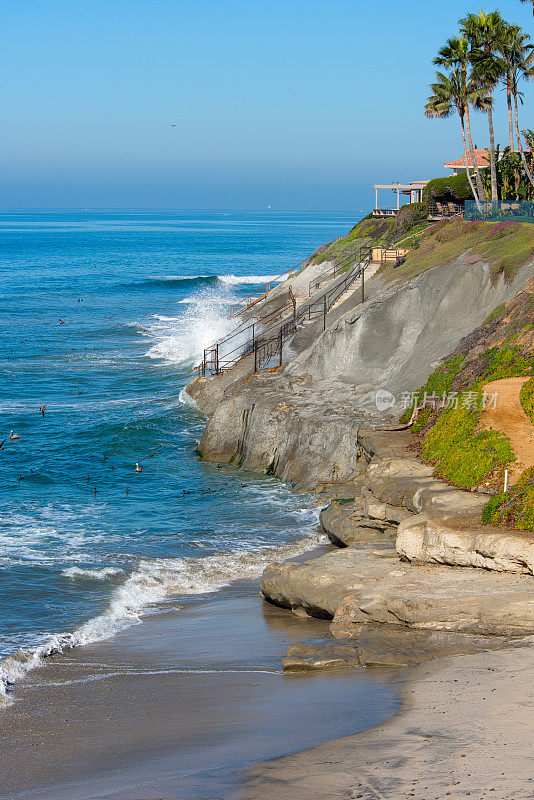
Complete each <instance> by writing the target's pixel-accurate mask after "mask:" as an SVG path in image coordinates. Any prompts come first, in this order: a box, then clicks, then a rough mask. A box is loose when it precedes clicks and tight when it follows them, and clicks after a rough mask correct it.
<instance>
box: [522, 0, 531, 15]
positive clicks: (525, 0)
mask: <svg viewBox="0 0 534 800" xmlns="http://www.w3.org/2000/svg"><path fill="white" fill-rule="evenodd" d="M519 2H520V3H530V5H531V6H532V13H533V14H534V0H519Z"/></svg>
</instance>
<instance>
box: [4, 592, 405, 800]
mask: <svg viewBox="0 0 534 800" xmlns="http://www.w3.org/2000/svg"><path fill="white" fill-rule="evenodd" d="M327 626H328V623H327V622H325V621H322V620H310V619H299V618H297V617H295V616H293V615H292V614H288V613H287V611H284V610H281V609H277V608H275V607H273V606H269V605H267V604H265V603H263V602H262V601H261V600H260V598H259V597H258V596H257V586H254V585H252V584H250V585H245V584H243V585H242V586H241V587H232V590H231V592H230V591H229V592H228V593H227V594H226V595H218V596H215V597H211V598H206V599H205V600H203V601H196V602H193V603H190V604H189V605H188V606H186V607H185V608H184V609H183V610H177V609H175V610H169V609H167V610H161V611H160V613H157V614H154V615H152V616H150V617H147V618H145V621H144V622H143V623H142V624H141V625H137V626H135V627H133V628H131V629H129V630H128V631H125V632H124V633H122V634H120V635H119V636H116V637H115V638H114V639H112V640H110V641H108V642H103V643H100V644H98V645H90V646H86V647H83V648H78V649H76V650H73V651H71V652H70V653H69V654H67V655H63V656H54V657H52V658H50V659H49V660H48V661H47V663H46V665H45V666H43V667H42V668H40V669H38V670H35V671H34V672H32V673H30V675H29V676H28V678H27V680H26V682H25V683H24V684H19V685H18V686H17V687H15V692H14V696H15V698H16V702H15V703H14V705H13V706H12V707H10V708H8V709H7V710H4V711H3V712H2V713H1V716H0V748H1V751H2V753H3V758H2V767H1V778H0V781H1V782H0V797H1V798H2V800H4V798H17V799H18V800H21V799H22V798H24V800H33V799H34V798H35V800H37V798H39V800H67V799H68V800H78V799H81V798H84V800H88V799H89V798H117V799H118V798H122V799H123V800H125V799H126V798H128V800H134V798H156V797H164V798H169V799H172V800H177V799H178V798H180V799H181V800H186V798H230V797H234V796H238V795H239V794H240V793H241V790H240V777H239V776H240V775H241V774H242V773H243V770H244V769H245V768H246V767H247V765H249V766H250V765H251V764H253V763H257V762H258V761H261V760H263V759H270V758H276V757H279V756H281V755H284V754H287V753H291V752H296V751H298V750H302V749H304V748H308V747H311V746H313V745H316V744H318V743H320V742H324V741H326V740H329V739H332V738H334V737H339V736H345V735H347V734H350V733H354V732H356V731H358V730H363V729H365V728H367V727H369V726H370V725H373V724H376V723H379V722H382V721H384V720H385V719H387V718H388V717H390V716H391V715H392V714H393V713H394V712H395V711H396V709H397V708H398V695H397V690H396V686H395V675H394V674H392V673H385V672H384V673H380V672H373V673H372V674H371V673H369V672H366V671H365V670H350V671H344V672H335V673H323V674H313V675H301V676H298V675H284V674H283V673H282V672H281V670H280V662H281V658H282V657H283V655H284V654H285V651H286V649H287V647H288V646H289V645H290V644H292V643H294V642H297V641H301V640H303V639H310V640H321V639H322V638H323V637H325V636H326V635H327V633H328V628H327ZM381 680H382V681H383V683H381V682H380V681H381Z"/></svg>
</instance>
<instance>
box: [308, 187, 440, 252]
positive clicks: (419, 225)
mask: <svg viewBox="0 0 534 800" xmlns="http://www.w3.org/2000/svg"><path fill="white" fill-rule="evenodd" d="M427 227H428V203H407V204H406V205H404V206H402V208H401V209H400V210H399V213H398V214H397V216H396V217H390V218H386V219H384V218H383V217H373V215H372V214H368V215H367V216H366V217H364V218H363V219H362V220H360V222H358V223H356V225H354V227H353V228H352V229H351V230H350V231H349V233H348V234H347V235H346V236H343V237H342V238H339V239H336V240H335V241H333V242H330V243H328V244H324V245H322V246H321V247H319V248H318V250H316V251H315V253H314V254H313V255H312V256H311V258H310V259H309V262H308V263H311V262H314V263H316V264H320V263H322V262H323V261H333V262H334V263H335V264H342V263H343V261H345V260H349V261H350V258H351V257H355V258H356V257H357V256H358V255H359V251H360V247H363V246H364V245H365V246H369V245H372V246H374V247H380V246H381V245H384V244H386V243H387V244H391V243H396V242H398V241H399V240H401V239H403V238H406V237H410V239H411V238H412V237H413V239H414V240H416V241H418V238H417V234H419V233H420V232H421V231H423V230H424V229H425V228H427ZM402 246H403V247H404V246H406V247H409V246H411V245H410V244H409V243H403V245H402ZM349 266H352V265H351V264H348V265H347V268H348V267H349Z"/></svg>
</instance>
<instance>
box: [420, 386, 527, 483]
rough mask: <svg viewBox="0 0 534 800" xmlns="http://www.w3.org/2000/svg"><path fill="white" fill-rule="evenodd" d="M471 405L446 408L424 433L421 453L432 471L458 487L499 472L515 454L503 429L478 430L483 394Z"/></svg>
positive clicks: (509, 462) (513, 458)
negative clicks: (430, 465) (500, 431)
mask: <svg viewBox="0 0 534 800" xmlns="http://www.w3.org/2000/svg"><path fill="white" fill-rule="evenodd" d="M475 402H476V406H475V407H474V408H464V407H463V406H462V405H459V406H458V408H451V409H445V410H444V411H443V412H442V413H441V415H440V417H439V419H438V421H437V422H436V424H435V425H434V426H433V427H432V428H431V429H430V431H429V432H428V433H427V435H426V436H425V439H424V441H423V447H422V455H423V458H425V459H426V460H427V461H428V462H429V463H431V464H433V465H434V467H435V472H436V474H437V475H439V476H440V477H441V478H444V479H445V480H446V481H449V483H452V484H454V485H455V486H458V487H459V488H461V489H471V488H472V487H473V486H477V485H478V484H480V483H481V482H482V481H484V480H487V479H488V477H490V476H492V477H493V476H496V475H497V474H502V473H503V472H504V470H505V469H506V467H508V466H509V465H510V464H511V463H512V462H513V461H515V456H514V453H513V451H512V448H511V447H510V442H509V441H508V439H507V438H506V436H504V435H503V434H502V433H499V432H498V431H493V430H478V428H477V426H478V422H479V418H480V410H479V408H481V407H482V396H481V395H479V397H478V398H477V399H476V401H475Z"/></svg>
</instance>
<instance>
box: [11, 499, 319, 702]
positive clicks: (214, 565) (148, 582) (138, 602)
mask: <svg viewBox="0 0 534 800" xmlns="http://www.w3.org/2000/svg"><path fill="white" fill-rule="evenodd" d="M316 518H317V515H316ZM322 541H324V538H323V537H322V536H321V535H320V534H317V533H313V534H311V535H309V536H306V537H304V538H302V539H297V540H296V541H295V542H292V543H291V544H287V545H283V546H281V547H261V548H257V549H255V550H235V551H233V552H226V553H215V554H213V555H210V556H206V557H204V558H156V559H145V560H143V561H141V562H140V563H139V565H138V568H137V570H136V571H135V572H133V573H132V574H131V575H130V577H129V578H127V580H126V581H124V583H123V584H121V586H119V587H118V588H117V589H116V590H115V591H114V593H113V595H112V596H111V601H110V604H109V606H108V608H107V609H106V610H105V611H104V612H103V613H102V614H99V615H98V616H97V617H93V619H90V620H89V621H88V622H85V623H84V624H83V625H80V626H79V627H78V628H76V630H74V631H73V632H72V633H61V634H56V635H53V636H49V637H48V638H47V639H46V641H44V642H43V643H42V644H41V645H39V646H38V647H36V648H35V649H34V650H33V651H28V650H17V651H16V652H15V653H13V655H11V656H7V657H6V658H4V659H2V661H0V706H2V705H9V704H10V703H11V702H12V697H11V696H10V694H9V688H10V687H11V686H12V685H13V684H16V683H18V682H20V681H21V680H23V679H24V678H25V676H26V675H27V674H28V672H30V671H31V670H32V669H35V668H36V667H39V666H41V665H42V664H43V659H45V658H46V657H47V656H50V655H53V654H54V653H62V652H65V651H66V650H70V649H72V648H73V647H77V646H81V645H86V644H91V643H94V642H100V641H103V640H105V639H110V638H112V637H113V636H115V635H116V634H117V633H119V632H120V631H122V630H125V629H126V628H128V627H130V626H131V625H134V624H136V623H138V622H140V621H141V615H142V614H143V612H144V611H146V609H147V608H148V607H149V606H151V605H154V604H156V603H161V602H162V601H164V600H165V599H166V598H167V597H169V596H172V595H202V594H209V593H210V592H215V591H217V590H218V589H222V588H223V587H224V586H228V585H229V584H231V583H233V582H234V581H237V580H241V579H253V578H257V577H259V576H260V575H261V573H262V572H263V570H264V568H265V567H266V566H267V565H268V564H270V563H271V562H272V561H277V560H280V559H281V558H283V559H286V558H292V557H294V556H297V555H300V554H301V553H304V552H306V551H307V550H310V549H311V548H313V547H315V546H317V545H318V544H320V543H321V542H322ZM80 572H84V570H80Z"/></svg>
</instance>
